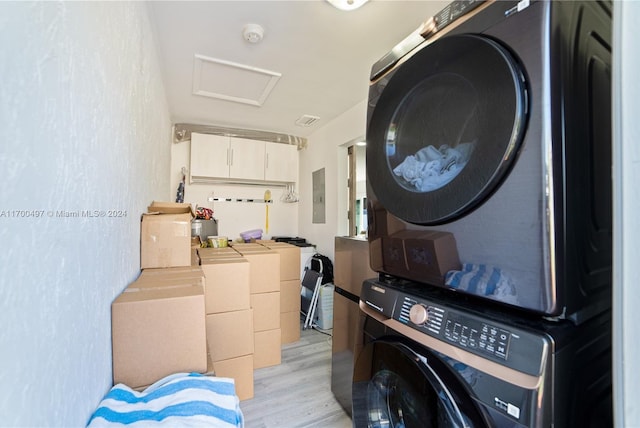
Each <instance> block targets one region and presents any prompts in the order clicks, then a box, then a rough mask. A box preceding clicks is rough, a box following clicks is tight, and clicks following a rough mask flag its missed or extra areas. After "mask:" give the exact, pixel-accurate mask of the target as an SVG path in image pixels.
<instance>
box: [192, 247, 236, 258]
mask: <svg viewBox="0 0 640 428" xmlns="http://www.w3.org/2000/svg"><path fill="white" fill-rule="evenodd" d="M198 255H199V256H200V258H211V257H216V256H220V255H231V256H235V257H242V255H241V254H240V253H239V252H237V251H236V250H234V249H233V248H231V247H222V248H210V247H207V248H198Z"/></svg>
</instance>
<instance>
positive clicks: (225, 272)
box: [198, 248, 254, 400]
mask: <svg viewBox="0 0 640 428" xmlns="http://www.w3.org/2000/svg"><path fill="white" fill-rule="evenodd" d="M212 250H225V251H212ZM198 253H199V257H200V262H201V268H202V271H203V272H204V276H205V311H206V335H207V345H208V348H209V357H210V361H211V367H210V368H211V369H212V371H213V372H214V373H215V375H216V376H221V377H230V378H233V379H234V380H235V385H236V394H237V395H238V397H239V398H240V400H246V399H249V398H252V397H253V368H254V367H253V366H254V355H253V354H254V336H253V324H254V321H253V319H254V313H253V312H254V311H253V310H252V309H251V298H250V288H249V262H248V261H247V260H246V259H244V258H243V257H242V256H240V254H238V253H237V252H236V251H234V250H233V249H230V248H229V249H228V251H227V250H226V249H224V248H219V249H215V248H202V249H200V250H199V251H198Z"/></svg>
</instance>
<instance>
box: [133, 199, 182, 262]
mask: <svg viewBox="0 0 640 428" xmlns="http://www.w3.org/2000/svg"><path fill="white" fill-rule="evenodd" d="M192 214H193V213H192V211H191V205H190V204H175V203H169V202H154V203H153V204H152V205H151V206H149V212H148V213H146V214H143V215H142V223H141V225H140V267H141V268H142V269H145V268H162V267H171V266H190V265H191V218H192Z"/></svg>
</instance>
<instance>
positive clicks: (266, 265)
mask: <svg viewBox="0 0 640 428" xmlns="http://www.w3.org/2000/svg"><path fill="white" fill-rule="evenodd" d="M243 257H244V258H245V259H247V260H248V261H249V266H250V267H249V281H250V288H251V294H257V293H269V292H272V291H280V254H278V253H276V252H275V251H271V250H264V251H259V252H254V253H252V252H244V253H243Z"/></svg>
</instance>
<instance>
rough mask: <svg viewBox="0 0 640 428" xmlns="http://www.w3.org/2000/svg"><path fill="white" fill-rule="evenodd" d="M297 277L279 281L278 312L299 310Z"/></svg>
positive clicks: (298, 283)
mask: <svg viewBox="0 0 640 428" xmlns="http://www.w3.org/2000/svg"><path fill="white" fill-rule="evenodd" d="M300 287H301V283H300V280H299V279H292V280H289V281H280V312H300Z"/></svg>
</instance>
